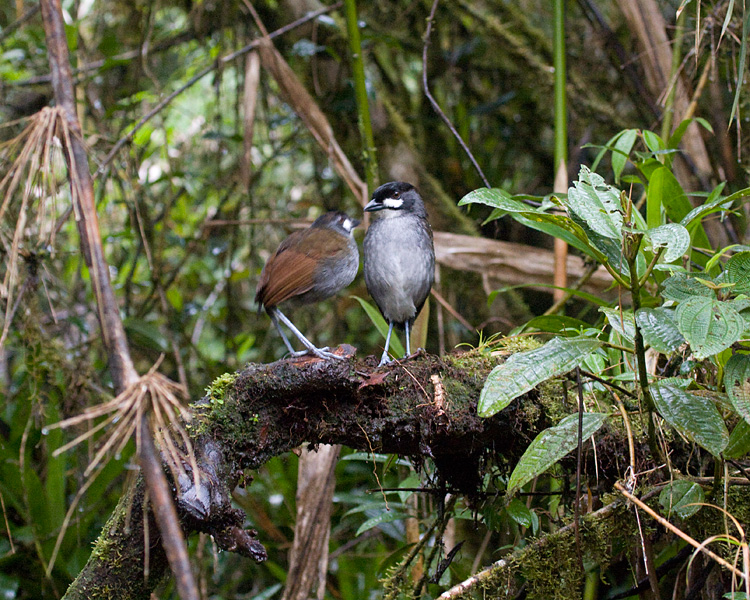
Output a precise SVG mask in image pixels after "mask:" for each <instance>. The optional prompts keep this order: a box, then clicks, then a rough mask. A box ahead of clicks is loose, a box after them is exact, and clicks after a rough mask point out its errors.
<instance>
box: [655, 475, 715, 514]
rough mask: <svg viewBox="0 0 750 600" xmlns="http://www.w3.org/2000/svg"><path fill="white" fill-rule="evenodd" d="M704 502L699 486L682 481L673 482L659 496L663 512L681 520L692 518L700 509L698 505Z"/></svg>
mask: <svg viewBox="0 0 750 600" xmlns="http://www.w3.org/2000/svg"><path fill="white" fill-rule="evenodd" d="M705 500H706V497H705V496H704V495H703V489H702V488H701V486H699V485H698V484H697V483H693V482H692V481H685V480H684V479H680V480H677V481H673V482H672V483H670V484H668V485H667V487H665V488H664V489H663V490H662V491H661V493H660V494H659V504H661V505H662V507H663V508H664V510H665V511H667V512H668V513H674V514H676V515H677V516H678V517H680V518H681V519H687V518H688V517H692V516H693V515H694V514H695V513H697V512H698V511H699V510H700V509H701V507H700V505H699V503H701V502H705Z"/></svg>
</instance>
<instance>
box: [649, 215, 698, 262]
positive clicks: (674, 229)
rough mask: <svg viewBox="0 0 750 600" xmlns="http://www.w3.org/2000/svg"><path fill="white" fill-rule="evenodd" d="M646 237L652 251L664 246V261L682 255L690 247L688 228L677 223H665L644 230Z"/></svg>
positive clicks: (669, 260) (672, 259) (675, 258)
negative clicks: (665, 249)
mask: <svg viewBox="0 0 750 600" xmlns="http://www.w3.org/2000/svg"><path fill="white" fill-rule="evenodd" d="M646 237H647V238H648V239H649V240H650V241H651V245H652V246H653V251H654V252H656V250H657V248H661V247H664V246H666V248H667V251H666V252H665V253H664V262H668V263H670V262H672V261H674V260H677V259H678V258H680V257H681V256H683V255H684V254H685V253H686V252H687V251H688V250H689V249H690V234H689V233H688V230H687V229H685V228H684V227H683V226H682V225H678V224H677V223H667V224H666V225H661V226H659V227H655V228H654V229H649V230H648V231H646Z"/></svg>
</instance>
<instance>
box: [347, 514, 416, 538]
mask: <svg viewBox="0 0 750 600" xmlns="http://www.w3.org/2000/svg"><path fill="white" fill-rule="evenodd" d="M408 518H409V515H407V514H404V513H401V512H396V511H395V510H392V511H390V512H385V511H383V512H382V513H381V514H379V515H377V516H375V517H372V518H371V519H367V521H365V522H364V523H362V525H360V526H359V529H357V533H355V534H354V537H358V536H360V535H362V534H363V533H364V532H365V531H368V530H370V529H372V528H373V527H379V526H380V525H383V524H385V523H393V521H402V520H404V519H408Z"/></svg>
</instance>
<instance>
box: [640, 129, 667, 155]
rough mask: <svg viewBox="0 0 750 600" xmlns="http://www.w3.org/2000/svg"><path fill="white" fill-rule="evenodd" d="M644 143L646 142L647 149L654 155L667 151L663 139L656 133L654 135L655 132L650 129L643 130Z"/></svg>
mask: <svg viewBox="0 0 750 600" xmlns="http://www.w3.org/2000/svg"><path fill="white" fill-rule="evenodd" d="M643 141H644V142H646V147H647V148H648V149H649V150H651V152H653V153H654V154H660V153H661V152H662V151H663V150H665V149H666V145H665V144H664V140H662V139H661V137H659V136H658V135H657V134H656V133H654V132H653V131H649V130H648V129H644V130H643Z"/></svg>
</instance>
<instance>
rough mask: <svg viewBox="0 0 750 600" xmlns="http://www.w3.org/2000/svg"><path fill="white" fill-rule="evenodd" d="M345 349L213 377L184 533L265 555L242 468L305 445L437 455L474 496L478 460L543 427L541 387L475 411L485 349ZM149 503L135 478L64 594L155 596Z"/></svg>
mask: <svg viewBox="0 0 750 600" xmlns="http://www.w3.org/2000/svg"><path fill="white" fill-rule="evenodd" d="M338 352H339V353H341V354H343V355H344V356H345V357H346V360H341V361H322V360H318V359H313V358H299V359H291V360H281V361H278V362H275V363H272V364H268V365H262V364H250V365H248V366H247V367H246V368H245V369H244V370H242V371H240V372H238V373H236V374H228V375H224V376H222V377H220V378H219V379H217V380H216V381H215V382H214V384H213V385H212V387H211V388H210V390H209V392H208V394H207V395H206V396H205V397H204V398H202V399H201V400H200V401H198V402H196V403H195V405H194V414H195V417H196V418H195V420H194V421H193V422H192V423H190V424H189V430H190V432H191V435H192V438H193V443H194V447H195V451H196V456H197V459H198V465H199V469H200V471H201V473H200V475H201V477H200V487H199V488H195V487H194V486H193V485H192V478H191V477H188V478H186V479H190V482H188V481H185V482H183V481H180V482H179V483H180V485H179V488H180V490H179V493H178V494H177V496H178V497H177V503H178V507H179V509H180V515H181V519H182V524H183V528H184V530H185V532H186V533H190V532H191V531H205V532H208V533H211V534H212V535H213V536H214V538H215V539H216V540H217V543H218V544H219V545H220V546H221V547H222V548H225V549H229V550H234V551H239V552H242V553H243V554H246V555H248V556H251V557H252V558H254V559H256V560H262V559H263V558H264V551H263V549H262V547H261V546H260V544H259V543H258V542H256V541H255V540H254V539H253V538H252V534H248V533H247V532H244V531H243V530H242V529H241V525H242V520H243V515H242V514H241V513H240V514H238V511H236V510H235V509H233V508H232V507H231V504H230V494H231V491H232V489H233V488H234V486H235V485H236V484H237V481H238V480H239V478H240V475H241V474H242V472H243V471H244V470H245V469H257V468H258V467H259V466H261V465H262V464H263V463H265V462H266V461H267V460H269V459H270V458H272V457H274V456H278V455H280V454H283V453H284V452H287V451H288V450H290V449H292V448H295V447H297V446H299V445H300V444H302V443H304V442H310V443H312V444H316V443H330V444H345V445H347V446H349V447H351V448H354V449H357V450H362V451H377V452H387V453H395V454H400V455H404V456H410V457H412V459H413V460H415V461H416V462H419V461H421V460H424V459H426V458H432V459H433V460H434V461H435V463H436V465H437V466H438V468H439V470H440V472H441V474H442V477H443V478H444V480H445V482H446V486H447V488H448V489H458V490H461V491H464V492H466V493H471V492H472V491H474V490H476V489H477V484H478V481H479V479H478V478H479V477H480V475H479V469H478V464H479V460H480V458H481V457H483V456H484V455H486V454H488V453H499V454H502V455H503V456H505V457H507V458H509V459H511V460H512V458H513V457H514V456H515V457H518V456H519V455H520V453H522V452H523V449H524V448H525V447H526V445H527V444H528V441H529V440H530V439H531V437H533V435H534V433H535V431H538V430H539V429H540V428H542V427H544V426H545V424H546V422H545V420H544V418H543V416H542V415H544V414H545V411H543V410H540V406H539V405H538V404H537V403H536V400H535V398H536V394H532V395H531V396H530V397H529V398H527V399H526V400H525V401H524V402H517V403H514V405H513V406H512V407H509V408H508V409H507V410H505V411H503V412H502V413H500V414H498V415H497V416H496V417H494V418H492V419H480V418H479V417H477V414H476V404H477V400H478V398H479V392H480V391H481V389H482V385H483V383H484V380H485V378H486V376H487V374H488V373H489V371H490V370H491V368H492V367H493V366H494V362H495V361H494V360H493V359H492V358H491V357H490V356H489V355H488V354H486V353H483V352H480V351H475V352H470V353H465V354H459V355H455V356H451V357H448V358H446V359H440V358H438V357H436V356H430V355H425V354H421V355H420V356H418V357H416V358H415V359H413V360H409V361H406V362H397V363H393V364H392V365H390V366H388V367H387V368H383V369H376V368H375V359H374V357H369V358H367V359H365V360H364V361H358V360H355V359H354V349H353V348H352V347H350V346H343V347H341V348H339V349H338ZM142 507H143V489H142V487H141V486H139V485H137V486H136V487H135V488H134V489H133V490H131V491H130V492H129V494H128V495H127V496H125V497H123V499H122V500H121V502H120V503H119V505H118V507H117V509H116V510H115V512H114V513H113V515H112V517H111V518H110V520H109V522H108V523H107V525H106V527H105V528H104V530H103V532H102V534H101V536H100V538H99V540H98V541H97V543H96V546H95V548H94V552H93V553H92V556H91V559H90V560H89V562H88V563H87V565H86V567H85V568H84V570H83V571H82V572H81V574H80V575H79V577H78V578H77V579H76V581H75V582H74V583H73V584H72V585H71V587H70V588H69V590H68V593H67V595H66V598H68V599H77V598H90V599H91V598H112V597H117V598H121V599H125V598H134V599H135V598H144V599H146V598H148V597H149V594H150V591H151V590H152V589H153V588H154V587H155V586H156V585H157V584H158V583H159V581H161V580H162V578H163V577H164V574H165V570H166V568H167V565H166V562H165V560H164V555H163V550H162V548H161V544H160V542H159V538H158V532H157V530H156V528H155V527H154V526H153V523H151V522H150V520H149V522H148V526H147V529H148V533H149V540H150V544H149V552H148V577H147V578H145V579H144V565H145V560H146V557H145V553H144V547H143V540H144V536H143V532H144V520H143V514H144V511H143V508H142Z"/></svg>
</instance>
